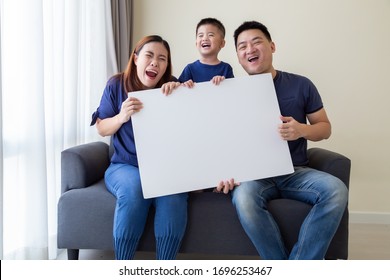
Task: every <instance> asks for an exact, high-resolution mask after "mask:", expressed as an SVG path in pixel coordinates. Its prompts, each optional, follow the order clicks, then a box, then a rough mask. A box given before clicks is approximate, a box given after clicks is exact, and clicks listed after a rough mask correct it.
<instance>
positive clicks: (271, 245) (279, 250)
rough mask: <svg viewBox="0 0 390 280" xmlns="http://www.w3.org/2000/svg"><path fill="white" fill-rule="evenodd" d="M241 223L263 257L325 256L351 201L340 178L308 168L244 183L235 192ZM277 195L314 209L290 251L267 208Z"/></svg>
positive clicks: (317, 257) (301, 257)
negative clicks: (300, 202) (268, 203)
mask: <svg viewBox="0 0 390 280" xmlns="http://www.w3.org/2000/svg"><path fill="white" fill-rule="evenodd" d="M232 196H233V198H232V199H233V204H234V206H235V207H236V210H237V214H238V217H239V219H240V222H241V224H242V226H243V228H244V230H245V232H246V233H247V235H248V236H249V238H250V239H251V240H252V242H253V244H254V246H255V247H256V249H257V251H258V253H259V255H260V256H261V257H262V258H264V259H276V260H283V259H324V257H325V254H326V251H327V249H328V247H329V244H330V242H331V240H332V238H333V236H334V234H335V232H336V230H337V228H338V226H339V223H340V220H341V218H342V215H343V213H344V210H345V208H346V205H347V201H348V190H347V187H346V186H345V184H344V183H343V182H342V181H341V180H339V179H338V178H336V177H334V176H332V175H330V174H328V173H325V172H321V171H318V170H315V169H311V168H309V167H296V168H295V172H294V173H292V174H289V175H283V176H278V177H273V178H267V179H261V180H256V181H248V182H242V183H241V185H240V186H238V187H236V188H235V189H234V190H233V193H232ZM275 198H290V199H295V200H299V201H302V202H305V203H308V204H310V205H313V208H312V209H311V211H310V212H309V214H308V215H307V217H306V218H305V220H304V222H303V224H302V226H301V229H300V232H299V237H298V241H297V243H296V244H295V245H294V247H293V249H292V251H291V252H287V249H286V247H285V245H284V242H283V240H282V237H281V234H280V231H279V228H278V225H277V224H276V222H275V220H274V218H273V217H272V215H271V214H270V213H269V212H268V210H267V202H268V201H269V200H271V199H275Z"/></svg>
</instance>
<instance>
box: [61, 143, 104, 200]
mask: <svg viewBox="0 0 390 280" xmlns="http://www.w3.org/2000/svg"><path fill="white" fill-rule="evenodd" d="M109 164H110V158H109V147H108V145H107V144H106V143H104V142H93V143H88V144H83V145H78V146H75V147H71V148H69V149H66V150H64V151H62V152H61V193H64V192H66V191H68V190H70V189H78V188H85V187H88V186H89V185H91V184H93V183H96V182H97V181H99V180H101V179H102V178H104V172H105V171H106V169H107V168H108V166H109Z"/></svg>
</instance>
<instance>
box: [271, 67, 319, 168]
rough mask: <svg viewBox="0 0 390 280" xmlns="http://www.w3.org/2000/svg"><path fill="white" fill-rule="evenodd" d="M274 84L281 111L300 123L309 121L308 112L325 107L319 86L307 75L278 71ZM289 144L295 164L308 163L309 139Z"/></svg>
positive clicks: (301, 139) (300, 139)
mask: <svg viewBox="0 0 390 280" xmlns="http://www.w3.org/2000/svg"><path fill="white" fill-rule="evenodd" d="M274 85H275V90H276V95H277V98H278V102H279V107H280V112H281V114H282V115H283V116H285V117H293V118H294V119H295V120H296V121H298V122H300V123H307V119H306V115H307V114H311V113H314V112H317V111H318V110H320V109H322V108H323V103H322V100H321V96H320V94H319V93H318V90H317V88H316V87H315V85H314V84H313V83H312V82H311V81H310V80H309V79H308V78H306V77H303V76H299V75H296V74H291V73H287V72H282V71H277V74H276V76H275V78H274ZM288 146H289V148H290V153H291V158H292V161H293V164H294V166H302V165H307V164H308V158H307V140H306V139H305V138H299V139H297V140H295V141H288Z"/></svg>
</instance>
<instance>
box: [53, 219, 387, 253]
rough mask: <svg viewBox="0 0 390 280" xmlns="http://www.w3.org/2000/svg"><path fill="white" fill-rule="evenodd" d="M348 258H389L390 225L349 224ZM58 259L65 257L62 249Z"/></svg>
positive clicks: (86, 251) (82, 251) (91, 251)
mask: <svg viewBox="0 0 390 280" xmlns="http://www.w3.org/2000/svg"><path fill="white" fill-rule="evenodd" d="M349 231H350V233H349V259H350V260H390V225H379V224H350V228H349ZM79 258H80V259H83V260H112V259H114V254H113V252H112V251H99V250H80V256H79ZM135 258H136V259H144V260H147V259H151V260H152V259H154V253H147V252H138V253H137V254H136V256H135ZM58 259H67V256H66V252H65V251H63V252H62V253H61V254H60V256H59V258H58ZM178 259H182V260H185V259H218V260H220V259H254V258H253V257H250V258H245V257H242V256H213V255H211V256H210V255H189V254H179V255H178Z"/></svg>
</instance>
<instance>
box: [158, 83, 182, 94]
mask: <svg viewBox="0 0 390 280" xmlns="http://www.w3.org/2000/svg"><path fill="white" fill-rule="evenodd" d="M180 85H181V83H180V82H168V83H165V84H163V85H162V87H161V90H162V92H163V94H164V95H170V94H171V93H172V92H173V90H174V89H175V88H177V87H179V86H180Z"/></svg>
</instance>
